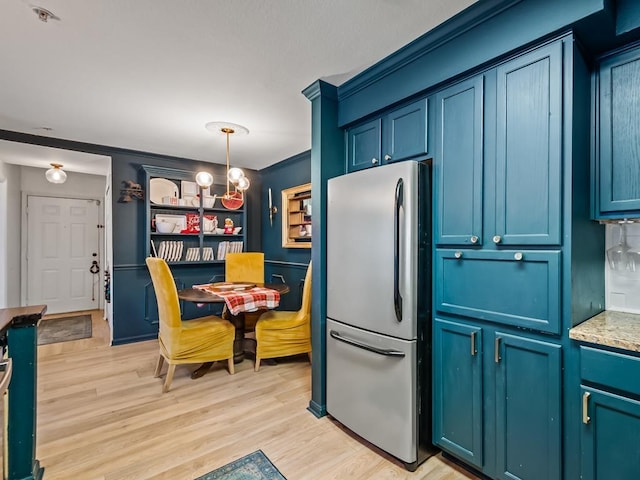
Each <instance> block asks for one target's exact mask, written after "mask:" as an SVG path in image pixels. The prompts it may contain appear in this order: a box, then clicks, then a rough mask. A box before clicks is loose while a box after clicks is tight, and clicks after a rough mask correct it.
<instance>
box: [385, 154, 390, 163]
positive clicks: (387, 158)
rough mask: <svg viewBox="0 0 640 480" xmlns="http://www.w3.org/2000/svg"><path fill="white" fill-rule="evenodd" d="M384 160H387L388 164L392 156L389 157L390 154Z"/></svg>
mask: <svg viewBox="0 0 640 480" xmlns="http://www.w3.org/2000/svg"><path fill="white" fill-rule="evenodd" d="M384 160H385V161H386V162H388V161H389V160H391V155H389V154H387V155H385V156H384Z"/></svg>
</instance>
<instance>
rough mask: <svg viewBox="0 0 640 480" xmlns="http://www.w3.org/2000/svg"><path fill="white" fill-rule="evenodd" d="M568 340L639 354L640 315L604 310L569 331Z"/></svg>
mask: <svg viewBox="0 0 640 480" xmlns="http://www.w3.org/2000/svg"><path fill="white" fill-rule="evenodd" d="M569 338H572V339H573V340H578V341H581V342H588V343H595V344H598V345H606V346H608V347H615V348H620V349H623V350H630V351H633V352H640V315H639V314H636V313H625V312H614V311H612V310H605V311H604V312H601V313H599V314H598V315H596V316H595V317H591V318H590V319H589V320H586V321H584V322H582V323H581V324H580V325H577V326H575V327H573V328H572V329H571V330H569Z"/></svg>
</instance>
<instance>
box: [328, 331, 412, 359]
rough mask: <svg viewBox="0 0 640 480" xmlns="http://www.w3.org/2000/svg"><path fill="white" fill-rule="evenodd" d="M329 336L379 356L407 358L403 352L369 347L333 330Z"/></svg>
mask: <svg viewBox="0 0 640 480" xmlns="http://www.w3.org/2000/svg"><path fill="white" fill-rule="evenodd" d="M329 335H331V338H335V339H336V340H339V341H340V342H344V343H348V344H349V345H353V346H354V347H358V348H361V349H363V350H367V351H368V352H373V353H377V354H378V355H383V356H385V357H400V358H402V357H404V356H405V353H404V352H401V351H400V350H391V349H386V348H378V347H374V346H373V345H367V344H366V343H362V342H359V341H358V340H354V339H352V338H347V337H343V336H342V335H340V334H339V333H338V332H336V331H335V330H331V331H330V332H329Z"/></svg>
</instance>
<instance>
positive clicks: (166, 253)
mask: <svg viewBox="0 0 640 480" xmlns="http://www.w3.org/2000/svg"><path fill="white" fill-rule="evenodd" d="M243 244H244V242H242V241H238V242H220V243H219V244H218V252H217V255H215V254H214V251H213V247H203V248H202V258H200V257H201V253H200V247H189V248H187V249H186V252H185V249H184V242H182V241H179V240H165V241H163V242H160V243H159V244H158V248H157V250H156V245H155V243H154V242H153V240H152V241H151V248H152V251H153V253H154V255H155V256H156V257H158V258H162V259H164V260H166V261H167V262H179V261H181V260H183V261H185V262H199V261H203V262H210V261H212V260H216V259H217V260H224V259H225V256H226V254H227V253H237V252H242V248H243ZM183 253H184V258H183Z"/></svg>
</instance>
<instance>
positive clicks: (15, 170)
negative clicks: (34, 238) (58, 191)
mask: <svg viewBox="0 0 640 480" xmlns="http://www.w3.org/2000/svg"><path fill="white" fill-rule="evenodd" d="M0 179H2V181H0V308H8V307H18V306H20V167H17V166H16V165H10V164H8V163H4V162H2V161H0Z"/></svg>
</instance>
